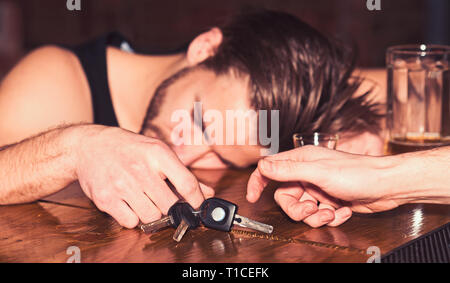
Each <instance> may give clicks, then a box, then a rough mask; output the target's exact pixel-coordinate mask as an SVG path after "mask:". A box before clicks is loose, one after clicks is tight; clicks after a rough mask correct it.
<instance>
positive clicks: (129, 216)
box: [102, 200, 139, 229]
mask: <svg viewBox="0 0 450 283" xmlns="http://www.w3.org/2000/svg"><path fill="white" fill-rule="evenodd" d="M102 211H104V212H106V213H108V214H109V215H111V216H112V217H113V218H114V219H115V220H116V221H117V222H118V223H119V224H120V226H123V227H125V228H128V229H132V228H134V227H136V226H137V225H138V224H139V218H138V217H137V215H136V214H135V213H134V212H133V211H132V210H131V208H130V207H129V206H128V205H127V204H126V203H125V202H124V201H122V200H121V201H117V202H115V203H114V204H113V205H112V206H111V207H110V208H108V209H102Z"/></svg>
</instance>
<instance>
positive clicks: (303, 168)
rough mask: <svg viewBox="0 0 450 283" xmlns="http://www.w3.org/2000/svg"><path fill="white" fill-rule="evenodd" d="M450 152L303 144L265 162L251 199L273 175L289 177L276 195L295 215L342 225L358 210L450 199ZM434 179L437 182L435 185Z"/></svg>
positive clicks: (252, 186)
mask: <svg viewBox="0 0 450 283" xmlns="http://www.w3.org/2000/svg"><path fill="white" fill-rule="evenodd" d="M449 152H450V151H449V150H448V149H438V150H435V151H431V152H421V153H410V154H406V155H399V156H388V157H370V156H363V155H355V154H349V153H344V152H339V151H333V150H329V149H326V148H320V147H312V146H308V147H303V148H298V149H295V150H292V151H288V152H283V153H280V154H278V155H275V156H272V157H268V158H266V159H263V160H261V161H260V162H259V164H258V168H257V169H256V170H255V172H254V173H253V174H252V176H251V177H250V180H249V183H248V188H247V200H248V201H250V202H256V201H257V200H258V199H259V197H260V195H261V193H262V191H263V189H264V187H265V186H266V185H267V183H268V182H269V180H275V181H279V182H283V184H282V185H281V188H280V189H278V190H277V191H276V193H275V200H276V201H277V203H278V204H279V205H280V206H281V208H282V209H283V210H284V211H285V212H286V213H287V214H288V215H289V216H290V217H291V218H292V219H294V220H296V221H302V220H303V221H304V222H305V223H307V224H309V225H310V226H312V227H319V226H322V225H330V226H337V225H340V224H342V223H343V222H345V221H346V220H347V219H349V218H350V216H351V213H352V211H354V212H360V213H372V212H379V211H385V210H390V209H393V208H395V207H397V206H399V205H402V204H404V203H408V202H415V201H421V202H434V203H436V202H438V203H445V201H446V200H448V198H444V197H445V196H448V194H449V191H450V189H449V184H448V181H445V180H444V179H442V177H441V178H439V177H438V176H440V175H442V174H443V173H444V172H445V170H446V169H445V168H448V162H449V160H450V158H449V156H450V154H449ZM421 172H422V173H421ZM424 172H433V173H427V174H426V175H423V173H424ZM444 175H445V174H444ZM422 179H424V180H423V181H422ZM441 179H442V180H441ZM432 183H435V185H434V186H435V187H436V188H433V189H431V188H430V184H432ZM445 184H446V185H445ZM446 186H447V187H446ZM442 188H445V189H442ZM438 197H440V201H437V198H438ZM427 199H428V200H430V201H427ZM318 202H320V204H319V205H318Z"/></svg>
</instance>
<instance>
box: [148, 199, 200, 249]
mask: <svg viewBox="0 0 450 283" xmlns="http://www.w3.org/2000/svg"><path fill="white" fill-rule="evenodd" d="M167 214H168V215H167V216H166V217H163V218H161V219H160V220H157V221H154V222H151V223H148V224H143V225H141V229H142V231H144V232H145V233H146V234H150V233H155V232H157V231H159V230H161V229H164V228H166V227H174V228H177V230H176V231H175V234H174V235H173V239H174V240H175V241H177V242H179V241H181V239H182V238H183V236H184V234H185V233H186V232H187V230H188V229H195V228H197V227H198V226H199V225H200V219H199V218H198V216H197V213H196V212H195V210H194V209H193V208H192V206H190V205H189V204H188V203H185V202H177V203H176V204H174V205H173V206H172V207H171V208H170V209H169V212H168V213H167Z"/></svg>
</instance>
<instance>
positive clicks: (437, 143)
mask: <svg viewBox="0 0 450 283" xmlns="http://www.w3.org/2000/svg"><path fill="white" fill-rule="evenodd" d="M442 146H450V137H449V138H418V137H417V138H395V139H392V140H390V141H389V142H388V145H387V153H388V154H389V155H395V154H401V153H407V152H413V151H422V150H429V149H433V148H437V147H442Z"/></svg>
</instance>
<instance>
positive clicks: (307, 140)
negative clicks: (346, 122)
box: [293, 133, 339, 149]
mask: <svg viewBox="0 0 450 283" xmlns="http://www.w3.org/2000/svg"><path fill="white" fill-rule="evenodd" d="M293 139H294V146H295V147H302V146H307V145H314V146H321V147H326V148H329V149H336V146H337V143H338V141H339V136H338V135H333V134H327V133H313V134H295V135H294V137H293Z"/></svg>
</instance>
